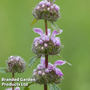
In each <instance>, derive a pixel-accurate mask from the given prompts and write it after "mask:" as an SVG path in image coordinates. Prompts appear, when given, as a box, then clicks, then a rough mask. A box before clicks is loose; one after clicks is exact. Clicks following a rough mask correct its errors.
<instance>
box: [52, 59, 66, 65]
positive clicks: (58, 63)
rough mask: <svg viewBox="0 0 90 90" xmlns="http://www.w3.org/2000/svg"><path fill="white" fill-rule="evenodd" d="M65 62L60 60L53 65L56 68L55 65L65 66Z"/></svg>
mask: <svg viewBox="0 0 90 90" xmlns="http://www.w3.org/2000/svg"><path fill="white" fill-rule="evenodd" d="M65 63H66V62H65V61H62V60H58V61H56V62H55V63H54V65H55V66H56V65H63V64H65Z"/></svg>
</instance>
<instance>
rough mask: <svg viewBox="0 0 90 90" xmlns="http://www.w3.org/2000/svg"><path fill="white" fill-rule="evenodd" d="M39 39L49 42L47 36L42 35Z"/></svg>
mask: <svg viewBox="0 0 90 90" xmlns="http://www.w3.org/2000/svg"><path fill="white" fill-rule="evenodd" d="M41 38H42V39H43V40H44V41H49V40H50V38H49V36H47V35H42V36H41Z"/></svg>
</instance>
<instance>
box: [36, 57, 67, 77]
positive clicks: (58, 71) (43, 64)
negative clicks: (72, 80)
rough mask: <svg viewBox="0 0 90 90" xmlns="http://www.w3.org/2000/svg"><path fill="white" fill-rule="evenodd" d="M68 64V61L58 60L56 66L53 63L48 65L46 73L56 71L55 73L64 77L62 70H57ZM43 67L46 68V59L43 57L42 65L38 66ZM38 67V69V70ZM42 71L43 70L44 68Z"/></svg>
mask: <svg viewBox="0 0 90 90" xmlns="http://www.w3.org/2000/svg"><path fill="white" fill-rule="evenodd" d="M65 63H66V61H62V60H57V61H56V62H55V63H54V65H53V64H51V63H48V68H46V69H45V72H46V73H49V72H50V71H52V70H54V71H55V73H56V74H57V75H59V76H63V73H62V72H61V70H60V69H59V68H57V67H56V66H57V65H64V64H65ZM40 66H42V67H43V68H45V58H43V57H41V64H39V65H38V67H40ZM38 67H37V69H38ZM42 67H41V68H40V69H43V68H42Z"/></svg>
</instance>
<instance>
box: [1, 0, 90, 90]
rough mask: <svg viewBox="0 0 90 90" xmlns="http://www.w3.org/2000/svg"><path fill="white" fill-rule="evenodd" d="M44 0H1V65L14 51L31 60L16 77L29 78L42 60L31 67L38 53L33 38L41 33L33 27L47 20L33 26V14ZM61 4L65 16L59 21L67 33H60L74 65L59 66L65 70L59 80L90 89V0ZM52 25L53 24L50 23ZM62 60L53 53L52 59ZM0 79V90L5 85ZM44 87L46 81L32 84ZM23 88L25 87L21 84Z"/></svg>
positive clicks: (70, 88)
mask: <svg viewBox="0 0 90 90" xmlns="http://www.w3.org/2000/svg"><path fill="white" fill-rule="evenodd" d="M38 2H40V0H0V67H5V66H6V60H7V59H8V57H9V56H10V55H19V56H21V57H23V58H24V59H25V61H26V62H27V70H26V71H25V72H24V73H22V74H15V78H18V77H23V78H29V77H31V75H32V70H33V69H35V68H36V66H37V65H38V64H39V62H40V60H37V61H36V62H35V64H34V65H33V66H32V67H31V68H30V69H29V68H28V62H29V59H30V58H31V57H33V56H35V55H34V54H33V53H32V51H31V45H32V42H33V39H34V38H35V37H36V36H39V35H37V34H35V33H34V32H33V30H32V29H33V28H34V27H36V28H42V29H43V30H45V29H44V28H45V27H44V21H43V20H40V21H38V23H36V24H34V25H33V26H30V23H31V22H32V20H33V18H34V17H33V16H32V14H31V12H32V10H33V8H34V7H35V5H37V4H38ZM56 4H57V5H59V6H60V8H61V10H60V12H61V17H62V18H61V19H58V21H57V22H56V23H57V24H58V26H59V28H61V29H63V33H62V34H61V35H59V37H60V39H61V42H62V45H64V46H65V47H64V48H63V49H62V51H61V53H60V54H61V56H62V57H63V58H64V59H65V60H67V61H68V62H70V63H71V64H72V66H69V65H67V64H66V65H63V66H58V67H59V68H60V69H61V70H62V72H63V73H64V79H63V81H62V82H61V83H60V84H58V86H59V87H60V88H61V90H90V7H89V6H90V5H89V4H90V0H56ZM48 27H49V28H51V27H50V25H49V23H48ZM55 60H59V58H58V57H57V56H54V57H53V58H52V57H49V62H51V63H54V62H55ZM2 77H4V78H11V74H2V73H0V79H1V78H2ZM1 83H2V82H1V80H0V90H5V89H6V88H8V87H2V86H1ZM38 89H39V90H43V85H41V86H40V85H32V86H31V90H38ZM21 90H23V87H21Z"/></svg>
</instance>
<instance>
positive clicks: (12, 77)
mask: <svg viewBox="0 0 90 90" xmlns="http://www.w3.org/2000/svg"><path fill="white" fill-rule="evenodd" d="M12 78H14V73H12ZM12 84H14V81H12ZM12 90H14V86H12Z"/></svg>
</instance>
